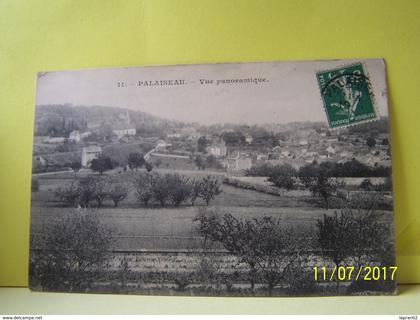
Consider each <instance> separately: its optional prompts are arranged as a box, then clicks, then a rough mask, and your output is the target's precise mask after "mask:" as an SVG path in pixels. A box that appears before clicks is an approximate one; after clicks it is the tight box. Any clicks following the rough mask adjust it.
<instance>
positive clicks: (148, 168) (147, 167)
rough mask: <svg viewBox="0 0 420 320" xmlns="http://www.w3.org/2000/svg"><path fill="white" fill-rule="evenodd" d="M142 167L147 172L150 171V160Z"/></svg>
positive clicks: (151, 168)
mask: <svg viewBox="0 0 420 320" xmlns="http://www.w3.org/2000/svg"><path fill="white" fill-rule="evenodd" d="M144 167H145V168H146V171H147V172H151V171H152V170H153V165H152V164H151V163H150V162H146V163H145V164H144Z"/></svg>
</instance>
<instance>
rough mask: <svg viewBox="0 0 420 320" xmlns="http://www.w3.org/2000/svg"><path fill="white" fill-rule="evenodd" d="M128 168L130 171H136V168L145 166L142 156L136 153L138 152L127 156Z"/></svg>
mask: <svg viewBox="0 0 420 320" xmlns="http://www.w3.org/2000/svg"><path fill="white" fill-rule="evenodd" d="M127 161H128V167H129V168H130V169H131V170H134V169H136V171H137V168H141V167H142V166H143V165H144V164H145V162H146V161H145V160H144V157H143V155H142V154H140V153H138V152H132V153H130V154H129V155H128V159H127Z"/></svg>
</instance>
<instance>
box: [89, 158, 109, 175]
mask: <svg viewBox="0 0 420 320" xmlns="http://www.w3.org/2000/svg"><path fill="white" fill-rule="evenodd" d="M90 168H91V169H92V170H93V171H96V172H99V174H101V175H102V174H103V173H104V172H105V171H107V170H111V169H113V168H114V165H113V163H112V160H111V158H109V157H106V156H104V155H100V156H99V157H98V158H96V159H93V160H92V161H91V164H90Z"/></svg>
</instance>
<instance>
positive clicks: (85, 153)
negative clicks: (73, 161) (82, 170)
mask: <svg viewBox="0 0 420 320" xmlns="http://www.w3.org/2000/svg"><path fill="white" fill-rule="evenodd" d="M101 153H102V148H101V147H99V146H89V147H84V148H83V150H82V166H84V167H88V166H89V165H90V163H91V161H92V160H93V159H97V158H98V157H99V155H100V154H101Z"/></svg>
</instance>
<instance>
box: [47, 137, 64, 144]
mask: <svg viewBox="0 0 420 320" xmlns="http://www.w3.org/2000/svg"><path fill="white" fill-rule="evenodd" d="M64 141H66V138H65V137H46V138H45V139H44V140H43V142H44V143H51V144H59V143H63V142H64Z"/></svg>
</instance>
